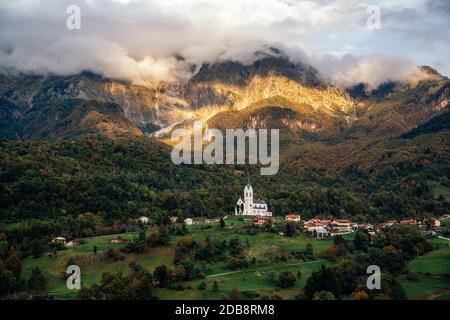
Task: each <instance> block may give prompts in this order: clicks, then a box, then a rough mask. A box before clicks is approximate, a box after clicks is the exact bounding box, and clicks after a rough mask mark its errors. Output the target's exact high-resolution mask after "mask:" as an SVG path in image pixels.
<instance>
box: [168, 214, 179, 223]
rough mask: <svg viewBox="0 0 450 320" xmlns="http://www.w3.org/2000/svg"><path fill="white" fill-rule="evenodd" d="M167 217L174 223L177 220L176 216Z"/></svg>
mask: <svg viewBox="0 0 450 320" xmlns="http://www.w3.org/2000/svg"><path fill="white" fill-rule="evenodd" d="M169 219H170V221H171V222H172V223H175V222H177V220H178V217H177V216H169Z"/></svg>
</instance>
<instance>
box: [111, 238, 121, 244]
mask: <svg viewBox="0 0 450 320" xmlns="http://www.w3.org/2000/svg"><path fill="white" fill-rule="evenodd" d="M110 242H111V243H112V244H118V243H122V238H121V237H117V238H112V239H111V241H110Z"/></svg>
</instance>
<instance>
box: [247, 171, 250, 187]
mask: <svg viewBox="0 0 450 320" xmlns="http://www.w3.org/2000/svg"><path fill="white" fill-rule="evenodd" d="M247 185H248V186H249V185H250V170H248V168H247Z"/></svg>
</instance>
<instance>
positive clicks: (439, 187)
mask: <svg viewBox="0 0 450 320" xmlns="http://www.w3.org/2000/svg"><path fill="white" fill-rule="evenodd" d="M428 184H429V186H430V187H431V189H432V191H433V195H434V197H435V198H438V197H439V196H440V195H442V196H443V197H444V198H445V199H447V201H450V188H449V187H446V186H444V185H443V184H441V183H440V182H437V181H428Z"/></svg>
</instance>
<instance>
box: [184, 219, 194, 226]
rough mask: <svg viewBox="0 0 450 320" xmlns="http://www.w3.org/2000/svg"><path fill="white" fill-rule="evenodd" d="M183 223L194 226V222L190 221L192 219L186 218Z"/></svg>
mask: <svg viewBox="0 0 450 320" xmlns="http://www.w3.org/2000/svg"><path fill="white" fill-rule="evenodd" d="M184 223H186V225H188V226H189V225H191V224H194V220H192V218H187V219H184Z"/></svg>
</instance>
